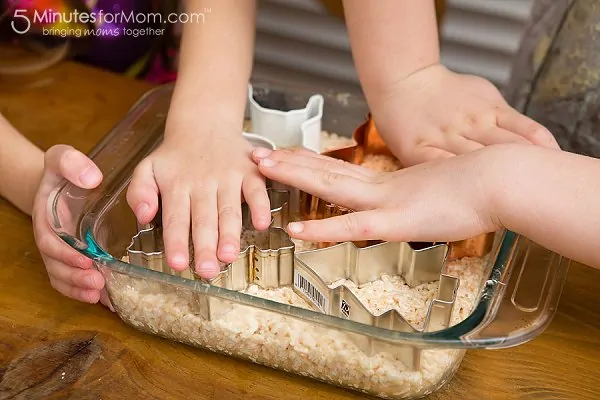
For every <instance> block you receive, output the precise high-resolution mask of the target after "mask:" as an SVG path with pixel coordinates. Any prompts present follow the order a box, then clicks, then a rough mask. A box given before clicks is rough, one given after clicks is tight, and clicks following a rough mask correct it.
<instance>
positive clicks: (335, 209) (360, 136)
mask: <svg viewBox="0 0 600 400" xmlns="http://www.w3.org/2000/svg"><path fill="white" fill-rule="evenodd" d="M352 138H353V139H354V141H355V143H356V145H353V146H349V147H344V148H341V149H336V150H332V151H329V152H325V153H323V155H326V156H329V157H332V158H336V159H339V160H344V161H346V162H349V163H352V164H362V162H363V161H364V160H365V157H366V156H367V155H375V156H377V155H381V156H388V157H391V158H393V159H394V160H396V161H397V162H398V160H397V159H396V157H395V156H394V155H393V154H392V152H391V151H390V150H389V148H388V147H387V146H386V144H385V142H384V141H383V138H382V137H381V135H380V134H379V131H378V130H377V127H376V126H375V122H374V120H373V118H372V117H371V115H370V114H369V115H368V116H367V120H366V121H365V122H364V123H363V124H362V125H360V126H359V127H358V128H356V130H355V131H354V133H353V135H352ZM398 166H399V167H401V166H400V163H399V162H398ZM299 198H300V200H299V203H300V214H301V215H302V218H303V219H323V218H329V217H332V216H335V215H343V214H346V213H349V212H352V210H349V209H347V208H344V207H340V206H338V205H335V204H331V203H329V202H326V201H324V200H322V199H320V198H318V197H316V196H313V195H311V194H309V193H305V192H302V191H301V192H300V193H299ZM372 243H373V242H362V243H356V244H357V245H359V246H364V245H370V244H372ZM493 243H494V233H487V234H482V235H479V236H475V237H473V238H468V239H465V240H462V241H459V242H454V243H452V246H451V248H450V254H449V255H448V257H449V259H451V260H454V259H459V258H463V257H483V256H484V255H486V254H487V253H489V252H490V250H491V249H492V246H493ZM333 244H335V243H320V244H319V247H321V248H323V247H327V246H331V245H333Z"/></svg>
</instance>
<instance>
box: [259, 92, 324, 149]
mask: <svg viewBox="0 0 600 400" xmlns="http://www.w3.org/2000/svg"><path fill="white" fill-rule="evenodd" d="M324 102H325V99H324V98H323V96H322V95H320V94H315V95H312V96H311V97H310V98H309V99H308V102H307V103H306V104H305V105H304V107H303V108H296V109H290V106H289V105H288V104H287V103H288V102H287V101H286V98H285V95H284V94H283V93H278V92H273V91H270V90H267V89H262V90H260V91H255V90H254V88H253V86H252V84H248V111H249V115H250V120H251V125H252V127H251V130H252V132H251V133H254V134H257V135H259V136H262V137H264V138H267V139H268V140H270V141H271V142H272V143H273V144H274V146H275V147H276V148H278V149H281V148H294V147H303V148H306V149H308V150H312V151H314V152H319V151H320V149H321V120H322V118H323V106H324Z"/></svg>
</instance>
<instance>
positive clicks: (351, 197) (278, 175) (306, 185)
mask: <svg viewBox="0 0 600 400" xmlns="http://www.w3.org/2000/svg"><path fill="white" fill-rule="evenodd" d="M259 170H260V172H261V173H262V174H263V175H264V176H266V177H267V178H269V179H272V180H274V181H277V182H281V183H284V184H287V185H289V186H291V187H295V188H298V189H300V190H302V191H305V192H307V193H310V194H312V195H315V196H318V197H321V198H322V199H324V200H326V201H329V202H332V203H335V204H338V205H340V206H344V207H348V208H352V209H355V210H362V209H366V208H371V206H372V205H375V204H377V202H378V200H379V198H378V196H377V190H376V185H374V184H372V183H368V182H365V181H362V180H360V179H356V178H354V177H352V176H348V175H345V174H339V173H335V172H331V171H329V170H326V169H313V168H308V167H305V166H302V165H296V164H290V163H288V162H285V161H280V162H276V161H274V160H272V159H271V158H270V157H269V158H264V159H262V160H261V162H260V164H259Z"/></svg>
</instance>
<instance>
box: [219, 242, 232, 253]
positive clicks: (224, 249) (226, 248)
mask: <svg viewBox="0 0 600 400" xmlns="http://www.w3.org/2000/svg"><path fill="white" fill-rule="evenodd" d="M221 252H223V253H227V254H234V253H235V246H234V245H232V244H226V245H224V246H223V247H221Z"/></svg>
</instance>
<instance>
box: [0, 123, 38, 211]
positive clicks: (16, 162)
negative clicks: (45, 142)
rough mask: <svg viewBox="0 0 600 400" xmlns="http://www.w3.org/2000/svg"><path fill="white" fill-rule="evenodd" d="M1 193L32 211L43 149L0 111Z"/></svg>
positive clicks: (23, 208)
mask: <svg viewBox="0 0 600 400" xmlns="http://www.w3.org/2000/svg"><path fill="white" fill-rule="evenodd" d="M0 144H1V145H0V196H2V197H4V198H6V199H7V200H8V201H10V202H11V203H12V204H14V205H15V206H16V207H18V208H19V209H20V210H21V211H23V212H25V213H27V214H28V215H31V209H32V208H33V200H34V198H35V194H36V192H37V188H38V186H39V183H40V180H41V179H42V174H43V171H44V152H43V151H42V150H40V149H39V148H38V147H36V146H35V145H34V144H33V143H31V142H30V141H28V140H27V139H26V138H25V137H24V136H22V135H21V134H20V133H19V132H17V130H16V129H15V128H14V127H12V126H11V125H10V124H9V123H8V121H6V119H4V117H3V116H2V115H0Z"/></svg>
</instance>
